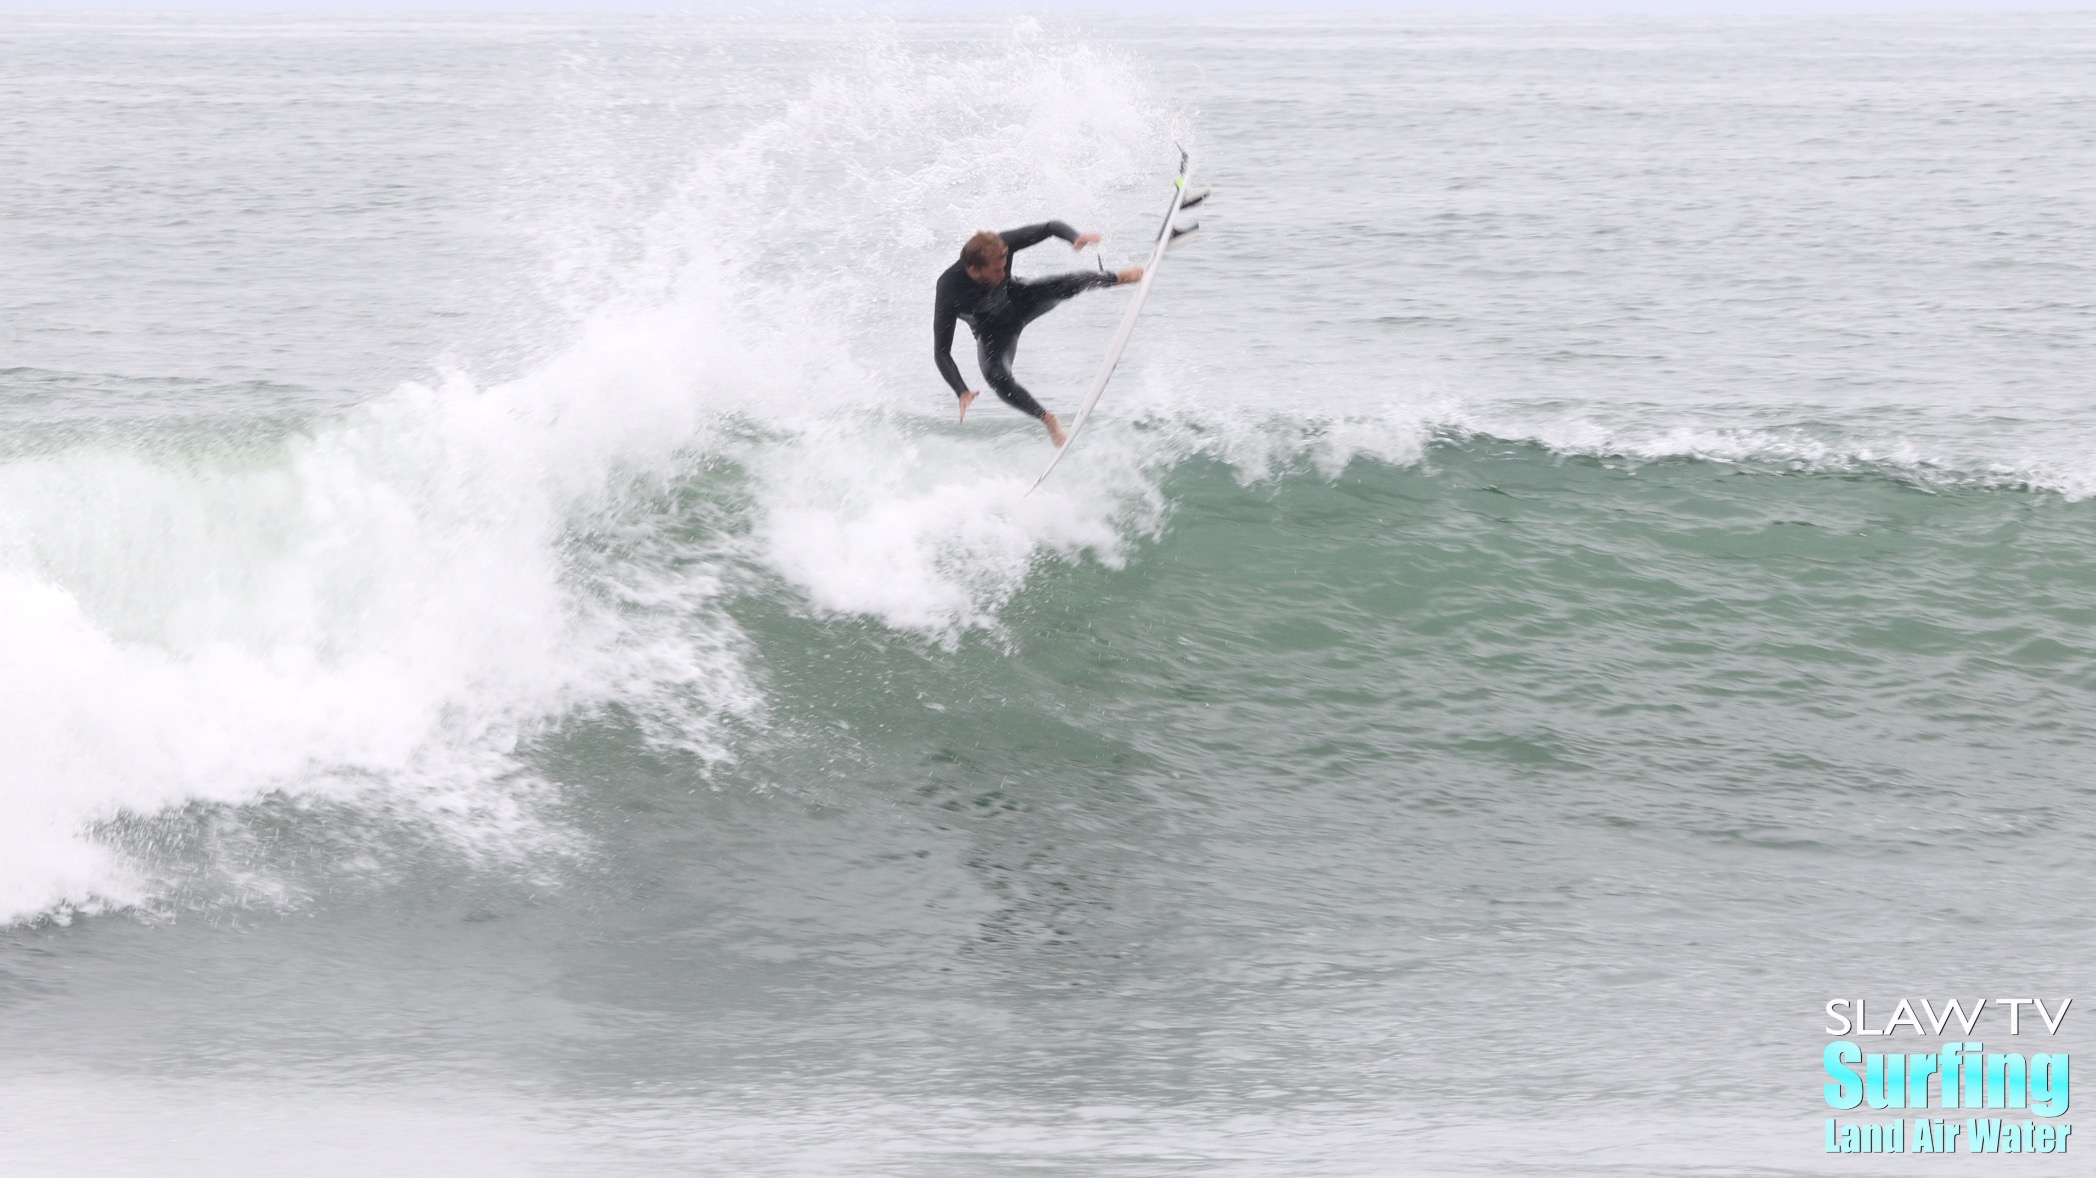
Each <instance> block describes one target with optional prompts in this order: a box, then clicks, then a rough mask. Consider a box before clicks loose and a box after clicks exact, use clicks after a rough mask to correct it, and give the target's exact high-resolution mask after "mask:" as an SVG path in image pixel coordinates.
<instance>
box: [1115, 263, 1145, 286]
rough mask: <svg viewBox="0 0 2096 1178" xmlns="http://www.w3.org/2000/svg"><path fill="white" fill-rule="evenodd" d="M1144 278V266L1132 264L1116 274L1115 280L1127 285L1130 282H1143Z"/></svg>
mask: <svg viewBox="0 0 2096 1178" xmlns="http://www.w3.org/2000/svg"><path fill="white" fill-rule="evenodd" d="M1142 280H1143V268H1142V267H1141V266H1130V267H1128V268H1127V269H1126V270H1123V271H1121V272H1120V273H1118V274H1115V275H1114V281H1115V282H1118V283H1121V284H1123V285H1126V284H1128V283H1130V282H1141V281H1142Z"/></svg>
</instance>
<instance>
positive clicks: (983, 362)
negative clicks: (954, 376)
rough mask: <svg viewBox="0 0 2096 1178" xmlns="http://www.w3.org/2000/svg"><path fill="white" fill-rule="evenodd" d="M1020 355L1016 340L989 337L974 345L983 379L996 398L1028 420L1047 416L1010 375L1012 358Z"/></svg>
mask: <svg viewBox="0 0 2096 1178" xmlns="http://www.w3.org/2000/svg"><path fill="white" fill-rule="evenodd" d="M1018 354H1019V337H1018V335H1017V334H1013V335H1010V336H991V337H990V338H988V339H985V340H982V341H981V342H979V343H977V344H976V346H975V362H976V364H978V365H980V366H981V368H982V374H983V380H984V381H985V382H986V383H987V384H989V386H990V391H992V392H994V393H996V394H997V396H998V399H1000V400H1002V401H1003V402H1004V403H1005V404H1007V405H1010V406H1011V407H1012V408H1014V409H1017V410H1018V411H1019V412H1021V413H1024V414H1025V415H1027V416H1028V417H1033V418H1040V417H1046V416H1047V415H1048V411H1047V410H1046V409H1043V408H1041V403H1040V402H1039V401H1036V400H1034V399H1033V394H1032V393H1029V392H1027V391H1026V389H1025V387H1024V386H1022V385H1021V384H1020V383H1019V381H1018V379H1017V378H1015V377H1014V376H1013V375H1012V358H1013V357H1014V356H1017V355H1018Z"/></svg>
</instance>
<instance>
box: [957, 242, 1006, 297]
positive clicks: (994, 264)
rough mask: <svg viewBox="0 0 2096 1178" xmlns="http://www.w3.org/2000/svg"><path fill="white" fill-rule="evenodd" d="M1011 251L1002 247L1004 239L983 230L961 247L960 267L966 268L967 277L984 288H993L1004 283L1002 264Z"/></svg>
mask: <svg viewBox="0 0 2096 1178" xmlns="http://www.w3.org/2000/svg"><path fill="white" fill-rule="evenodd" d="M1010 256H1011V251H1010V250H1008V249H1006V248H1005V247H1004V239H1003V238H1002V237H999V236H997V235H996V234H995V233H992V232H991V231H990V230H988V229H985V230H983V231H982V232H980V233H977V234H976V235H975V236H974V237H971V238H969V239H968V244H967V245H964V246H962V247H961V265H962V266H964V267H966V268H967V271H968V277H970V278H973V279H974V280H976V281H977V282H979V283H981V284H983V285H984V286H995V285H997V284H998V283H1000V282H1003V281H1004V263H1005V260H1006V259H1007V258H1009V257H1010Z"/></svg>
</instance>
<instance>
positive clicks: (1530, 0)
mask: <svg viewBox="0 0 2096 1178" xmlns="http://www.w3.org/2000/svg"><path fill="white" fill-rule="evenodd" d="M1131 10H1136V11H1153V12H1157V11H1165V12H1187V13H1200V12H1216V11H1232V12H1274V13H1296V12H1306V13H1307V12H1377V13H1406V12H1432V13H1479V14H1484V13H1505V12H1549V13H1633V12H1634V13H1650V14H1656V15H1666V14H1681V15H1689V14H1701V13H1814V12H1992V13H2014V12H2062V11H2079V12H2087V11H2096V0H869V2H866V3H850V2H843V0H0V12H12V13H21V12H42V13H72V12H167V13H316V14H319V13H326V14H357V13H372V14H379V13H401V12H483V13H501V12H515V13H536V12H581V13H665V14H681V13H701V14H716V13H717V14H739V15H768V14H777V15H785V14H792V13H804V12H822V13H832V14H835V13H843V12H853V11H868V12H882V13H909V12H942V13H954V12H995V13H1016V12H1035V13H1043V14H1050V13H1068V14H1079V13H1097V12H1109V11H1124V12H1125V11H1131Z"/></svg>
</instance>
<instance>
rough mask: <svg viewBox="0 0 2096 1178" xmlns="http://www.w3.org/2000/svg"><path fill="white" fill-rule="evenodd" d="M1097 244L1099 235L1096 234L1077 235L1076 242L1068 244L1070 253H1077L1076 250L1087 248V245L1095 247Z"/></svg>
mask: <svg viewBox="0 0 2096 1178" xmlns="http://www.w3.org/2000/svg"><path fill="white" fill-rule="evenodd" d="M1097 244H1099V235H1098V234H1096V233H1080V234H1078V235H1077V240H1076V241H1073V242H1071V243H1070V249H1071V251H1072V252H1075V251H1077V250H1081V249H1083V248H1084V247H1086V246H1088V245H1097Z"/></svg>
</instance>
